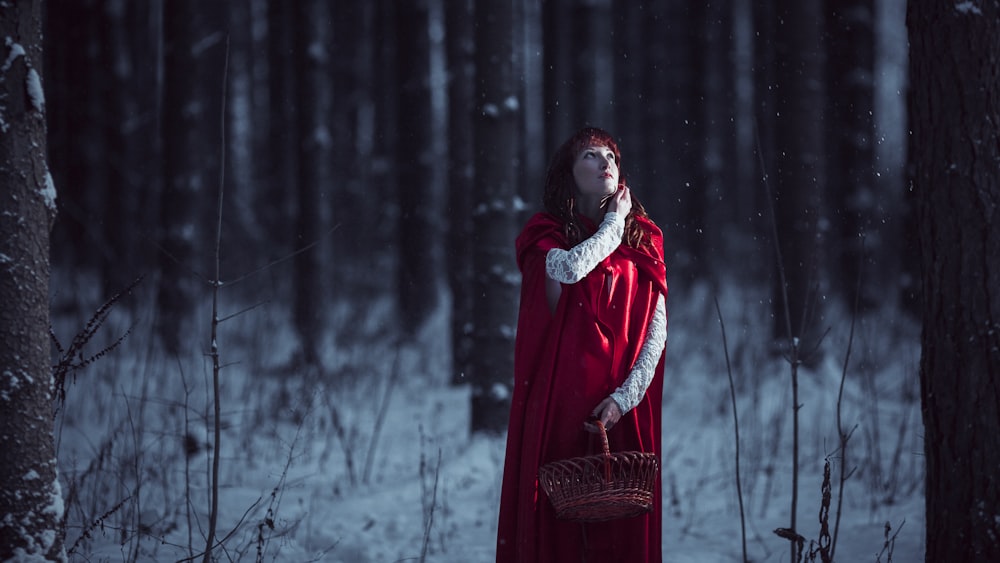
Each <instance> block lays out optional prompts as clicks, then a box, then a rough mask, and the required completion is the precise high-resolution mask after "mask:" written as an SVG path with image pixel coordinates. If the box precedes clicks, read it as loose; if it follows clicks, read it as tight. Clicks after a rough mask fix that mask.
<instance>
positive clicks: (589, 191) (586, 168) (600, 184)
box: [573, 145, 618, 198]
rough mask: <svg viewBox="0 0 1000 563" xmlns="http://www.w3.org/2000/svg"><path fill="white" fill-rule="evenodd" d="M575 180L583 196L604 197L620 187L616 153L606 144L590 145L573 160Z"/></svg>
mask: <svg viewBox="0 0 1000 563" xmlns="http://www.w3.org/2000/svg"><path fill="white" fill-rule="evenodd" d="M573 180H575V181H576V189H577V190H579V192H580V195H581V196H583V197H597V198H602V197H605V196H608V195H611V194H613V193H615V190H617V189H618V162H616V161H615V153H614V151H613V150H611V148H609V147H606V146H604V145H588V146H586V147H584V148H583V150H581V151H580V152H579V153H578V154H577V155H576V160H575V161H574V162H573Z"/></svg>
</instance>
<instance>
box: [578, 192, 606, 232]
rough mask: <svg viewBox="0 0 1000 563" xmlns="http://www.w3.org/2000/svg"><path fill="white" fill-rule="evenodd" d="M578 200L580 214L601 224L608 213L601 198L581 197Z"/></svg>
mask: <svg viewBox="0 0 1000 563" xmlns="http://www.w3.org/2000/svg"><path fill="white" fill-rule="evenodd" d="M577 201H578V202H579V203H580V214H581V215H583V216H584V217H587V218H588V219H590V220H591V221H593V222H594V223H596V224H598V225H600V224H601V221H603V220H604V215H605V213H607V211H606V210H605V208H604V206H603V205H601V198H580V199H579V200H577Z"/></svg>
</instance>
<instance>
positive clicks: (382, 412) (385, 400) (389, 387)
mask: <svg viewBox="0 0 1000 563" xmlns="http://www.w3.org/2000/svg"><path fill="white" fill-rule="evenodd" d="M400 355H402V344H401V343H400V342H398V341H397V342H396V355H395V357H394V359H393V361H392V372H391V373H390V374H389V381H387V382H386V384H385V393H383V394H382V403H381V405H379V409H378V415H377V416H376V417H375V427H374V428H373V429H372V439H371V443H369V444H368V453H367V455H366V456H365V470H364V473H363V475H362V481H363V482H364V483H368V482H369V480H370V479H371V472H372V465H373V464H374V460H375V449H376V447H377V446H378V441H379V437H380V436H381V434H382V426H383V424H384V423H385V417H386V412H387V411H388V410H389V400H390V399H391V397H392V391H393V389H395V387H396V383H397V381H398V380H399V371H400V359H399V357H400Z"/></svg>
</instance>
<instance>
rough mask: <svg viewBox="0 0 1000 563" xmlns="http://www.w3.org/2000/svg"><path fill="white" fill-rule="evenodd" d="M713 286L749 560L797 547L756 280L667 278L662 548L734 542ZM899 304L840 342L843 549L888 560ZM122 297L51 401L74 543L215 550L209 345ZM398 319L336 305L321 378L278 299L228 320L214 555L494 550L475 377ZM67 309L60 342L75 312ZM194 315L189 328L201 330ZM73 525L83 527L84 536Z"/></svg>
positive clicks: (810, 437) (904, 361)
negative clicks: (174, 336)
mask: <svg viewBox="0 0 1000 563" xmlns="http://www.w3.org/2000/svg"><path fill="white" fill-rule="evenodd" d="M715 299H718V300H719V301H720V304H721V307H722V311H723V321H724V324H725V327H726V331H727V334H726V336H727V347H728V352H729V357H730V359H731V360H732V363H733V377H734V380H735V382H736V388H737V409H738V415H739V431H740V441H741V451H740V460H739V462H740V471H741V475H742V485H743V486H742V492H743V501H744V513H745V520H746V530H747V532H746V533H747V536H746V537H747V549H748V554H749V559H750V560H752V561H754V562H755V563H760V562H779V561H786V562H787V561H789V559H790V554H789V548H788V543H787V541H786V540H783V539H781V538H779V537H777V536H776V535H775V534H774V533H773V530H774V529H775V528H779V527H788V526H789V524H790V505H791V493H792V470H791V467H792V449H791V443H792V436H791V428H792V414H791V413H792V408H791V406H792V404H793V403H792V399H791V377H790V373H791V372H790V369H789V367H788V365H787V364H786V363H784V362H783V361H781V360H780V359H777V360H775V359H771V358H769V357H768V356H767V354H765V353H764V350H765V349H766V342H765V339H764V334H765V333H767V332H768V325H767V321H766V319H768V315H767V312H766V310H764V308H763V305H761V304H760V301H761V300H760V299H759V297H757V296H755V295H753V293H752V292H751V291H750V290H748V289H739V290H738V289H727V290H723V291H722V292H721V293H720V294H718V295H715V294H712V293H710V292H709V291H708V290H706V289H705V288H700V287H698V288H682V287H677V286H676V284H675V285H674V286H673V287H672V288H671V295H670V302H669V305H670V339H669V342H668V345H667V355H668V359H667V364H666V375H665V378H666V380H665V391H664V403H663V408H664V420H663V442H664V443H663V445H664V456H663V459H662V476H663V485H664V486H663V494H664V499H663V500H664V502H663V507H664V524H663V535H664V542H663V544H664V554H663V556H664V557H663V559H664V561H666V562H672V563H686V562H692V563H713V562H733V561H739V560H740V558H741V549H742V548H741V524H740V506H739V502H738V496H737V492H736V482H735V479H736V472H735V461H736V460H735V439H734V424H733V412H732V407H731V398H730V387H729V380H728V377H727V369H726V354H725V352H724V349H723V345H722V333H721V330H720V324H719V319H718V316H717V314H716V311H715V303H714V300H715ZM237 308H240V307H237V306H233V309H237ZM141 309H142V308H141V307H140V310H141ZM900 316H901V315H898V314H893V312H891V311H890V312H879V313H873V314H872V315H870V316H868V317H866V318H865V319H863V320H859V321H858V323H857V326H856V332H855V335H854V340H853V341H852V355H851V364H850V367H849V369H848V370H847V380H846V384H845V386H844V394H843V397H844V398H843V401H842V408H841V417H842V424H843V426H844V428H845V429H847V430H851V429H853V433H852V434H851V438H850V440H849V443H848V450H847V460H848V461H847V468H848V470H849V473H850V475H849V479H848V480H847V481H846V483H845V485H844V497H843V505H842V509H841V511H840V520H839V530H838V536H837V543H836V555H837V560H838V561H843V562H865V561H867V562H874V561H887V560H888V559H889V557H888V552H887V551H886V552H884V553H882V554H881V557H880V558H879V552H880V551H881V550H882V549H883V545H884V543H885V526H886V524H887V523H888V524H889V525H890V526H891V531H890V536H891V537H895V542H894V546H893V548H892V549H893V553H892V560H894V561H919V560H922V559H923V545H924V505H923V462H922V459H923V458H922V445H921V442H920V440H921V437H922V426H921V420H920V411H919V386H918V381H917V378H918V373H917V368H918V358H919V339H918V334H919V333H918V331H917V329H916V327H915V326H913V325H912V323H911V322H907V321H903V320H899V317H900ZM126 317H127V315H125V314H123V313H122V314H117V313H116V314H115V315H113V316H112V319H111V320H109V322H108V323H106V326H104V327H103V328H102V330H101V334H102V336H101V338H105V339H107V340H112V339H113V338H115V337H116V336H117V335H118V334H120V333H121V332H123V331H124V330H125V328H127V327H128V326H133V327H134V330H133V333H132V335H131V336H130V337H129V339H128V340H126V342H125V343H124V345H123V346H122V347H121V348H119V349H118V350H116V351H115V352H114V353H112V354H110V355H109V356H107V357H105V358H102V359H101V360H100V361H98V362H97V363H95V364H94V365H93V366H91V367H90V368H88V369H87V370H86V371H85V372H82V373H80V374H78V375H77V377H76V380H75V383H71V384H70V385H68V389H67V395H68V398H67V403H66V405H65V406H64V408H63V409H62V410H61V412H60V415H59V418H58V420H57V439H58V445H59V457H60V464H61V477H62V481H63V492H64V495H65V496H66V504H67V507H68V512H69V513H68V524H69V530H68V546H74V544H75V546H74V547H73V554H72V557H71V560H74V561H95V562H96V561H128V560H138V561H176V560H179V559H183V558H185V557H190V556H196V555H197V554H198V553H199V552H200V551H201V550H202V549H203V548H204V537H205V534H206V530H207V525H208V524H207V514H208V506H209V504H208V493H207V488H206V482H207V476H208V475H209V472H210V460H211V457H210V455H209V450H207V449H206V448H205V444H206V443H208V441H209V439H210V431H209V427H208V426H207V425H206V421H208V420H210V417H209V416H208V413H209V412H211V406H210V403H209V394H208V393H207V392H206V389H208V388H210V381H211V367H210V362H209V361H208V360H207V358H206V357H203V356H202V355H201V353H200V350H202V349H203V347H204V344H201V348H193V350H192V354H191V356H190V357H187V358H166V357H164V356H163V354H162V352H160V351H158V349H157V348H156V347H155V346H151V345H150V342H151V341H152V339H151V337H150V334H151V323H152V315H150V314H146V315H137V316H135V317H129V318H126ZM205 317H206V318H207V317H208V315H205ZM391 319H392V313H391V310H390V307H389V306H387V305H382V306H374V307H373V306H370V305H369V306H366V307H365V308H364V309H363V310H357V309H355V308H352V307H350V306H348V305H343V306H340V307H337V308H334V309H333V310H332V311H331V313H330V320H331V326H336V327H339V328H338V329H336V330H332V331H331V336H330V337H329V346H328V347H327V349H328V352H327V357H326V361H327V370H326V373H324V374H323V375H322V376H310V375H309V374H303V373H301V372H300V370H296V369H294V368H289V367H287V366H288V365H289V361H290V358H291V354H292V349H293V345H292V342H293V340H292V333H291V332H290V330H289V326H288V322H287V315H286V311H283V310H282V309H281V308H280V307H278V306H276V305H268V306H264V307H260V308H257V309H254V310H252V311H250V312H248V313H246V314H244V315H242V316H240V317H238V318H237V320H235V321H232V322H230V323H228V324H227V325H226V326H224V327H223V331H222V333H221V335H220V337H219V345H220V350H221V354H222V361H223V362H224V363H226V364H228V365H227V366H226V367H225V369H224V370H223V371H222V390H221V396H222V413H223V414H222V421H223V434H222V436H223V437H222V449H221V451H222V454H223V455H222V456H221V459H220V488H219V501H220V511H219V533H218V536H219V537H220V538H225V539H224V541H223V546H222V548H221V549H220V550H219V551H217V557H218V560H221V561H227V560H244V561H247V560H258V559H259V560H262V561H330V562H345V563H355V562H367V561H373V562H394V561H419V560H421V559H423V560H425V561H436V562H445V563H447V562H455V563H459V562H461V563H475V562H480V561H493V557H494V543H495V535H496V522H497V502H498V498H499V493H500V479H501V468H502V464H503V456H504V437H503V436H483V435H470V433H469V430H468V428H469V390H468V387H466V386H451V385H449V384H448V377H449V375H448V374H449V368H448V357H449V355H448V354H449V351H448V344H447V338H445V337H443V336H442V335H445V334H447V328H446V327H447V323H446V321H447V319H446V318H445V316H444V315H443V314H441V315H439V317H438V318H436V319H435V320H434V321H433V322H432V323H431V324H430V325H429V326H428V327H427V329H426V331H425V333H424V335H423V336H422V337H421V338H420V339H419V340H418V341H417V342H416V343H411V344H407V345H405V346H396V345H394V342H395V337H394V334H393V333H392V331H391V329H390V328H388V327H391V326H392V324H393V323H392V322H391ZM57 320H58V322H57V324H56V329H57V333H58V334H59V335H60V337H61V338H64V339H68V338H69V336H70V335H71V334H72V333H73V332H74V331H75V328H77V327H79V326H82V322H81V319H72V318H67V317H62V318H59V319H57ZM827 323H828V325H829V326H830V328H831V331H830V334H829V336H828V338H827V340H826V343H825V349H826V350H828V354H827V355H826V357H825V358H824V360H823V361H821V362H820V363H819V365H818V366H817V367H816V368H814V369H810V370H805V369H803V370H800V372H799V387H800V396H799V404H800V405H801V409H800V411H799V417H800V425H801V427H800V453H799V461H800V468H799V473H800V474H799V488H798V505H797V506H798V509H797V522H798V529H799V532H800V533H802V534H803V535H804V536H805V537H806V538H807V539H816V538H818V536H819V533H820V525H819V517H818V515H819V512H820V506H821V484H822V477H823V463H824V460H826V459H829V460H830V461H831V468H832V475H833V504H832V508H831V509H830V520H829V522H830V532H831V534H832V533H833V532H834V524H835V518H836V516H837V506H838V500H839V498H840V497H839V494H838V492H839V486H838V485H839V476H840V469H841V456H840V453H839V451H838V439H837V431H836V428H837V408H836V405H837V397H838V391H839V387H840V381H841V373H842V370H843V368H842V364H843V361H844V355H845V353H846V350H847V344H848V339H847V337H848V333H849V329H850V323H851V319H850V316H849V315H843V314H839V315H837V314H831V318H830V319H828V320H827ZM207 330H208V327H207V325H206V326H204V327H192V330H191V332H192V334H194V335H198V336H197V338H198V339H199V340H198V342H201V343H204V342H207V337H205V336H204V335H205V334H207ZM99 346H100V343H99V342H95V343H93V345H92V347H93V348H94V349H98V348H99ZM394 374H395V375H394ZM84 529H86V531H87V533H88V536H89V537H88V538H85V539H82V540H80V541H79V543H76V542H77V539H78V538H79V536H80V535H81V532H82V531H83V530H84ZM897 532H898V535H896V534H897ZM807 548H808V545H807ZM199 559H200V558H199ZM817 560H818V559H817Z"/></svg>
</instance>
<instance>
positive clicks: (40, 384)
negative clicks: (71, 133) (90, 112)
mask: <svg viewBox="0 0 1000 563" xmlns="http://www.w3.org/2000/svg"><path fill="white" fill-rule="evenodd" d="M41 12H42V8H41V2H40V1H27V0H20V1H18V2H16V3H15V5H14V6H7V7H5V8H3V9H2V10H0V32H2V33H3V36H4V37H6V38H7V44H6V45H5V46H4V49H3V50H4V55H3V56H4V59H5V60H6V61H7V62H6V63H5V64H4V66H3V68H2V69H0V99H3V106H4V107H3V108H2V118H3V119H2V122H3V134H2V135H0V185H2V186H4V189H3V190H0V218H2V219H0V300H2V301H3V307H0V366H2V370H0V403H2V406H0V411H2V412H3V416H0V451H2V452H3V460H2V461H0V513H2V514H3V515H4V517H3V519H2V520H0V559H2V560H4V561H14V560H17V561H42V560H47V561H65V560H66V554H65V551H64V548H63V537H64V530H63V528H62V525H61V521H62V515H63V501H62V493H61V489H60V486H59V480H58V476H57V471H56V469H57V461H56V454H55V444H54V440H53V434H52V431H53V424H52V383H53V382H52V371H51V367H50V366H51V362H50V359H49V230H50V228H51V225H52V222H53V220H54V219H55V213H56V206H55V197H56V193H55V188H54V187H53V184H52V177H51V176H50V175H49V172H48V165H47V163H46V160H45V149H46V143H45V100H44V94H43V91H42V79H41V74H42V64H43V62H42V61H43V59H42V13H41Z"/></svg>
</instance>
